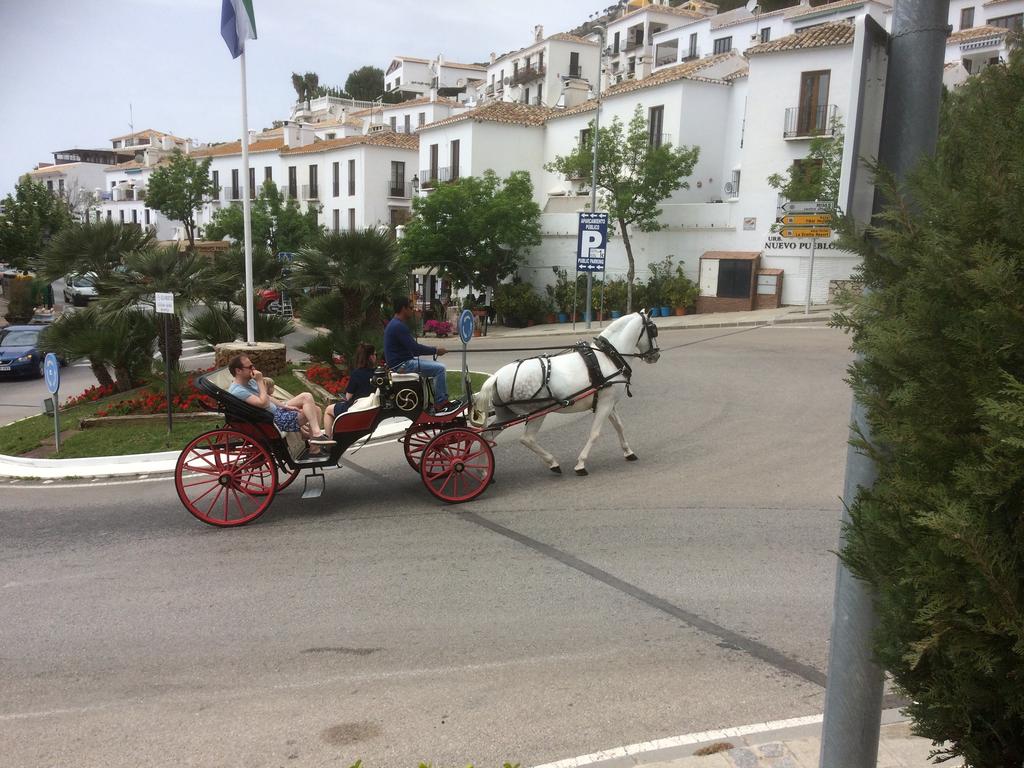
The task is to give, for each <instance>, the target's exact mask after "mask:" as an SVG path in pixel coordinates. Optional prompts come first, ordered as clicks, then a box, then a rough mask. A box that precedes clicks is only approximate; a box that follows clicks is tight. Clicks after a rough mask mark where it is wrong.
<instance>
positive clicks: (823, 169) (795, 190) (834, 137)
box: [768, 117, 843, 203]
mask: <svg viewBox="0 0 1024 768" xmlns="http://www.w3.org/2000/svg"><path fill="white" fill-rule="evenodd" d="M842 172H843V121H842V120H840V119H839V118H838V117H834V118H832V122H831V124H830V130H829V135H826V136H815V137H814V138H813V139H811V144H810V146H809V147H808V150H807V157H805V158H804V159H802V160H800V161H798V162H796V163H793V164H792V165H791V166H789V168H787V169H786V173H785V175H783V174H780V173H773V174H772V175H771V176H769V177H768V186H770V187H771V188H772V189H777V190H779V192H780V193H781V194H782V196H783V197H785V198H786V199H787V200H822V201H828V202H832V203H838V202H839V178H840V176H841V175H842Z"/></svg>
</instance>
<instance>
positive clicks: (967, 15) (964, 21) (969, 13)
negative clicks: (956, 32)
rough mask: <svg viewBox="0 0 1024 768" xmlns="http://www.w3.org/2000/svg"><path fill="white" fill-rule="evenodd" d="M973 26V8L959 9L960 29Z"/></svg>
mask: <svg viewBox="0 0 1024 768" xmlns="http://www.w3.org/2000/svg"><path fill="white" fill-rule="evenodd" d="M973 26H974V6H973V5H972V6H971V7H970V8H961V9H960V29H970V28H971V27H973Z"/></svg>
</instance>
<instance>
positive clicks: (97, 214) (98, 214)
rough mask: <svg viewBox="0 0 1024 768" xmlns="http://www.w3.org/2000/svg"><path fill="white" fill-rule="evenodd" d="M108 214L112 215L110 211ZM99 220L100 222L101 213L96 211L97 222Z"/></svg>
mask: <svg viewBox="0 0 1024 768" xmlns="http://www.w3.org/2000/svg"><path fill="white" fill-rule="evenodd" d="M107 213H110V211H107ZM146 213H149V211H148V210H147V211H146ZM99 220H100V212H99V211H96V221H99Z"/></svg>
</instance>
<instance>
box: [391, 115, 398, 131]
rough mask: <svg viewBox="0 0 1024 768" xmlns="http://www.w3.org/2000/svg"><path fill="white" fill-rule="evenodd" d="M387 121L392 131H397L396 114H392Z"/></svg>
mask: <svg viewBox="0 0 1024 768" xmlns="http://www.w3.org/2000/svg"><path fill="white" fill-rule="evenodd" d="M389 122H390V123H391V130H392V131H397V130H398V115H392V116H391V119H390V120H389Z"/></svg>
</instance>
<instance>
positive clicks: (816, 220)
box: [779, 213, 832, 227]
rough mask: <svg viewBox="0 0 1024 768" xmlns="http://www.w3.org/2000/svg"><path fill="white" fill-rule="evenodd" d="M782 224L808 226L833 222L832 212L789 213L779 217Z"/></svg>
mask: <svg viewBox="0 0 1024 768" xmlns="http://www.w3.org/2000/svg"><path fill="white" fill-rule="evenodd" d="M779 223H780V224H789V225H791V226H797V227H801V226H804V227H805V226H808V225H814V224H819V225H820V224H831V223H832V214H830V213H805V214H792V213H791V214H787V215H786V216H783V217H781V218H780V219H779Z"/></svg>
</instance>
